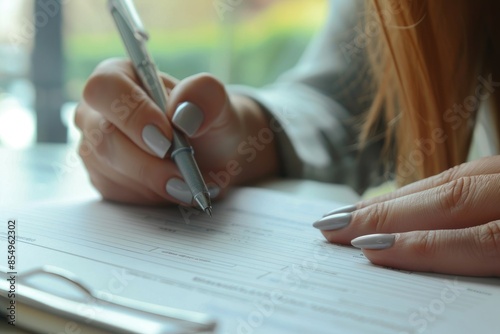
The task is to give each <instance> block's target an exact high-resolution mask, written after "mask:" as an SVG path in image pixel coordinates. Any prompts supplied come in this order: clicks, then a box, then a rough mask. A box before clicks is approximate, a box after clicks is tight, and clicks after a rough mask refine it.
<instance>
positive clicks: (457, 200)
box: [442, 176, 474, 215]
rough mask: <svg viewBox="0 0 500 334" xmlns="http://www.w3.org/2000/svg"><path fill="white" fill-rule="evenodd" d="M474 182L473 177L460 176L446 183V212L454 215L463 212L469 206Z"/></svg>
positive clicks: (444, 199) (443, 203)
mask: <svg viewBox="0 0 500 334" xmlns="http://www.w3.org/2000/svg"><path fill="white" fill-rule="evenodd" d="M473 187H474V182H473V180H472V178H471V177H469V176H466V177H459V178H458V179H454V180H452V181H450V182H448V183H447V184H445V185H444V194H443V196H442V208H443V209H444V212H445V213H448V214H451V215H454V214H456V213H460V212H463V210H466V209H467V208H468V206H469V203H470V201H471V194H472V193H473Z"/></svg>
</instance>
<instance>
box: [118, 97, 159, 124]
mask: <svg viewBox="0 0 500 334" xmlns="http://www.w3.org/2000/svg"><path fill="white" fill-rule="evenodd" d="M112 111H114V110H113V109H112ZM150 111H151V102H150V100H148V99H145V98H144V99H140V100H139V101H137V103H136V104H135V105H131V106H130V107H129V108H128V111H127V112H125V113H122V114H121V115H120V116H119V117H118V119H119V120H120V121H121V122H122V124H123V126H124V127H125V128H127V129H129V128H133V127H134V126H136V125H137V124H138V122H137V118H138V117H139V116H141V115H147V114H148V112H150Z"/></svg>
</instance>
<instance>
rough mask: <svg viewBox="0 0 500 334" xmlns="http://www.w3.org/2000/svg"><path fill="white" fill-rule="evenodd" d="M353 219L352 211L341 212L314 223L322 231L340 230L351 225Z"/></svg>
mask: <svg viewBox="0 0 500 334" xmlns="http://www.w3.org/2000/svg"><path fill="white" fill-rule="evenodd" d="M351 219H352V214H351V213H339V214H336V215H333V216H328V217H324V218H321V219H320V220H318V221H317V222H315V223H314V224H313V226H314V227H316V228H317V229H320V230H322V231H325V230H339V229H341V228H344V227H346V226H347V225H349V223H350V222H351Z"/></svg>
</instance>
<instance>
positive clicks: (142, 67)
mask: <svg viewBox="0 0 500 334" xmlns="http://www.w3.org/2000/svg"><path fill="white" fill-rule="evenodd" d="M108 5H109V10H110V11H111V15H112V16H113V19H114V20H115V23H116V26H117V28H118V31H119V32H120V35H121V37H122V40H123V43H124V44H125V48H126V49H127V52H128V54H129V57H130V59H131V61H132V63H133V65H134V68H135V71H136V73H137V75H138V76H139V78H140V79H141V82H142V84H143V86H144V88H145V89H146V90H147V92H148V94H149V96H150V97H151V98H152V99H153V100H154V101H155V102H156V104H157V105H158V107H160V109H161V110H163V111H165V110H166V106H167V99H166V97H165V87H164V86H163V82H162V81H161V80H160V78H159V76H158V71H157V68H156V65H155V64H154V62H153V59H152V58H151V56H150V55H149V53H148V51H147V49H146V41H147V40H148V38H149V36H148V33H147V32H146V30H145V29H144V26H143V24H142V22H141V19H140V18H139V15H138V13H137V11H136V9H135V7H134V4H133V2H132V0H109V2H108ZM171 157H172V159H173V160H174V161H175V163H176V165H177V167H178V168H179V170H180V172H181V174H182V176H183V178H184V181H186V183H187V185H188V187H189V189H190V190H191V193H192V195H193V199H194V201H195V202H196V204H197V205H198V206H199V207H200V209H201V210H203V211H204V212H205V213H207V214H208V215H209V216H212V204H211V203H210V195H209V192H208V189H207V186H206V184H205V181H204V180H203V177H202V176H201V172H200V169H199V168H198V165H197V164H196V161H195V160H194V151H193V149H192V147H191V146H190V145H189V142H188V141H187V139H186V137H185V136H184V135H183V134H181V133H180V132H179V131H178V130H176V129H173V145H172V153H171Z"/></svg>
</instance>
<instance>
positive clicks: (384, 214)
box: [365, 202, 389, 233]
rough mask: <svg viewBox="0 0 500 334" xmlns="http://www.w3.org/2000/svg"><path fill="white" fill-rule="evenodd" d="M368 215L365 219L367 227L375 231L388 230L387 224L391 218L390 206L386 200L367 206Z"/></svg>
mask: <svg viewBox="0 0 500 334" xmlns="http://www.w3.org/2000/svg"><path fill="white" fill-rule="evenodd" d="M367 210H369V211H368V215H367V217H366V220H365V224H366V225H367V228H369V229H370V230H371V231H375V232H374V233H382V232H384V231H386V230H387V228H386V225H387V223H388V219H389V207H388V206H387V205H386V202H382V203H377V204H374V205H371V206H369V207H368V208H367Z"/></svg>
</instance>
